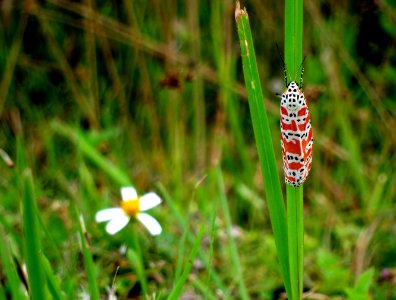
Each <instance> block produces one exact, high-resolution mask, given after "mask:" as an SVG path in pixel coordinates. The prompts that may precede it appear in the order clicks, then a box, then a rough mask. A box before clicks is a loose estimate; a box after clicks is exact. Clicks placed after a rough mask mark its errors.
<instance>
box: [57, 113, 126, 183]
mask: <svg viewBox="0 0 396 300" xmlns="http://www.w3.org/2000/svg"><path fill="white" fill-rule="evenodd" d="M51 127H52V129H53V130H54V131H55V132H57V133H58V134H60V135H62V136H64V137H66V138H67V139H69V140H70V141H71V142H72V143H74V144H75V145H76V146H78V149H79V150H80V151H81V153H82V154H83V156H84V157H86V158H87V159H88V160H90V161H91V162H92V163H94V164H95V165H96V166H98V167H99V168H100V169H102V170H103V171H104V172H105V173H106V174H107V175H108V176H109V177H110V178H111V179H113V180H114V181H115V182H117V183H118V184H119V185H120V186H127V185H130V184H131V181H130V180H129V177H128V175H127V174H125V172H124V171H122V170H121V169H120V168H118V167H117V166H115V165H114V164H112V163H111V162H110V161H109V160H108V159H106V158H105V157H104V156H103V155H102V154H100V152H99V151H98V150H96V149H95V148H94V147H93V146H92V145H91V144H90V143H89V142H88V141H87V140H86V139H85V138H84V137H83V136H82V135H81V134H80V133H79V132H78V131H77V130H74V129H73V128H71V127H69V126H66V125H63V124H61V123H59V122H55V121H54V122H52V123H51Z"/></svg>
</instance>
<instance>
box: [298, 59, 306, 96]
mask: <svg viewBox="0 0 396 300" xmlns="http://www.w3.org/2000/svg"><path fill="white" fill-rule="evenodd" d="M306 58H307V57H306V56H304V58H303V60H302V62H301V65H300V67H299V69H300V70H301V71H300V86H299V88H300V90H302V89H303V75H304V62H305V59H306Z"/></svg>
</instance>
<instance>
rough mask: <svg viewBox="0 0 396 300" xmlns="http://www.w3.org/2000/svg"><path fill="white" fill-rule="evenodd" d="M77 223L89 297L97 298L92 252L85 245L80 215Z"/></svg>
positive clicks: (84, 231) (83, 227)
mask: <svg viewBox="0 0 396 300" xmlns="http://www.w3.org/2000/svg"><path fill="white" fill-rule="evenodd" d="M77 223H78V233H79V234H80V241H81V247H82V252H83V256H84V265H85V271H86V275H87V278H88V286H89V294H90V297H91V298H90V299H92V300H99V299H100V296H99V289H98V285H97V281H96V273H95V266H94V262H93V259H92V253H91V251H90V249H89V248H88V245H87V241H86V230H85V225H84V220H83V219H82V217H80V220H79V222H77Z"/></svg>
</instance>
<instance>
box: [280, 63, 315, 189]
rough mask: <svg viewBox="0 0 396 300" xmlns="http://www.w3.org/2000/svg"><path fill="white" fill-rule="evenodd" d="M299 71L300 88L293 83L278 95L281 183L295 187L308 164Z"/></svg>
mask: <svg viewBox="0 0 396 300" xmlns="http://www.w3.org/2000/svg"><path fill="white" fill-rule="evenodd" d="M303 73H304V68H301V78H300V85H298V84H297V82H295V81H291V82H290V83H289V84H287V75H286V74H287V72H286V68H285V84H286V90H285V91H284V92H283V94H282V96H281V106H280V127H281V145H282V157H283V171H284V174H285V182H286V183H288V184H290V185H292V186H294V187H297V186H299V185H301V184H303V183H304V181H305V179H307V176H308V173H309V170H310V169H311V165H312V147H313V137H312V126H311V118H310V116H309V110H308V106H307V100H306V99H305V96H304V92H303V91H302V75H303Z"/></svg>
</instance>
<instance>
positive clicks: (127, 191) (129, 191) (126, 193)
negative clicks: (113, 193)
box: [121, 186, 137, 201]
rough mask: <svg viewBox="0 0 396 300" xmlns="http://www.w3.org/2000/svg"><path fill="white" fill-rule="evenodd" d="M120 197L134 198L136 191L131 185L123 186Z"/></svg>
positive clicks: (125, 198) (123, 198) (124, 198)
mask: <svg viewBox="0 0 396 300" xmlns="http://www.w3.org/2000/svg"><path fill="white" fill-rule="evenodd" d="M121 197H122V200H124V201H126V200H134V199H136V198H137V193H136V190H135V188H133V187H131V186H130V187H123V188H122V189H121Z"/></svg>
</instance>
